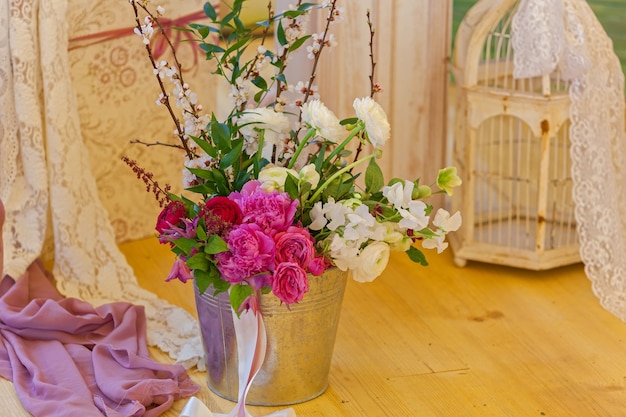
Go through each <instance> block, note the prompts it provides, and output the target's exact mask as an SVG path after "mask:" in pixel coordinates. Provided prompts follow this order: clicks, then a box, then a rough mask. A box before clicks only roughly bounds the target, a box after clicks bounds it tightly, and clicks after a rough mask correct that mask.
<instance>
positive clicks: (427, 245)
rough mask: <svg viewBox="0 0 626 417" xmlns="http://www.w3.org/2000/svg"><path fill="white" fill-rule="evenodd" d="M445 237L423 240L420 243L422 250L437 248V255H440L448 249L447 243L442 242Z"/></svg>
mask: <svg viewBox="0 0 626 417" xmlns="http://www.w3.org/2000/svg"><path fill="white" fill-rule="evenodd" d="M444 239H445V236H444V235H440V236H434V237H431V238H429V239H424V240H423V241H422V247H423V248H424V249H435V248H437V253H441V252H443V251H444V250H446V248H447V247H448V242H445V241H444Z"/></svg>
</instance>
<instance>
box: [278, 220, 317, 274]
mask: <svg viewBox="0 0 626 417" xmlns="http://www.w3.org/2000/svg"><path fill="white" fill-rule="evenodd" d="M274 242H276V262H295V263H297V264H298V265H299V266H300V267H301V268H302V269H306V268H308V266H309V262H311V260H312V259H313V256H315V248H314V247H313V244H314V240H313V238H312V237H311V235H310V234H309V232H308V231H307V230H306V229H303V228H301V227H297V226H289V228H288V229H287V231H285V232H280V233H277V234H276V236H274Z"/></svg>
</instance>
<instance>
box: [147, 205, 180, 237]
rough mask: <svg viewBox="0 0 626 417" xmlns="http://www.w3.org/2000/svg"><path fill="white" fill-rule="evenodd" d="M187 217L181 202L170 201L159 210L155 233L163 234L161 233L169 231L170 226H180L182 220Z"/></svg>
mask: <svg viewBox="0 0 626 417" xmlns="http://www.w3.org/2000/svg"><path fill="white" fill-rule="evenodd" d="M186 217H187V210H185V205H184V204H183V202H182V201H179V200H175V201H170V202H169V203H167V205H166V206H165V207H164V208H163V210H161V213H160V214H159V217H158V219H157V224H156V227H155V229H156V231H157V232H159V234H163V231H165V230H167V229H171V228H172V226H181V225H182V220H183V219H184V218H186Z"/></svg>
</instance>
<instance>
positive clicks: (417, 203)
mask: <svg viewBox="0 0 626 417" xmlns="http://www.w3.org/2000/svg"><path fill="white" fill-rule="evenodd" d="M398 213H400V215H401V216H402V220H400V221H399V222H398V226H400V227H402V228H405V229H411V230H422V229H423V228H425V227H426V226H428V221H429V219H428V216H427V215H426V203H424V202H423V201H421V200H413V201H411V202H410V203H409V207H408V209H398Z"/></svg>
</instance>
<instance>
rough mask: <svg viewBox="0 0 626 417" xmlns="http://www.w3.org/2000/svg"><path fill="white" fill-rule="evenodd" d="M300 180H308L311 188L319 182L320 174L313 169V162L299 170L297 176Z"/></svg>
mask: <svg viewBox="0 0 626 417" xmlns="http://www.w3.org/2000/svg"><path fill="white" fill-rule="evenodd" d="M298 178H299V179H300V181H301V182H308V183H309V184H311V188H315V187H317V184H319V182H320V174H318V172H317V171H316V170H315V165H314V164H309V165H306V166H304V167H302V169H301V170H300V175H299V177H298Z"/></svg>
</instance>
